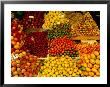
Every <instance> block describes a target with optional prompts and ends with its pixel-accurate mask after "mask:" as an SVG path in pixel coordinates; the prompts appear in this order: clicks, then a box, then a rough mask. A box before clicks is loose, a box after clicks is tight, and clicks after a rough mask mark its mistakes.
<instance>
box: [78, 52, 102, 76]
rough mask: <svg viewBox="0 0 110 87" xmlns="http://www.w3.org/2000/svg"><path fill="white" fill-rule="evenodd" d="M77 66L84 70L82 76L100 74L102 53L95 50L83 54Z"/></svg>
mask: <svg viewBox="0 0 110 87" xmlns="http://www.w3.org/2000/svg"><path fill="white" fill-rule="evenodd" d="M77 67H79V68H80V70H81V71H82V74H81V75H82V76H86V77H88V76H90V77H97V76H100V53H99V52H98V51H93V52H92V53H91V54H83V55H81V57H80V60H79V61H78V62H77Z"/></svg>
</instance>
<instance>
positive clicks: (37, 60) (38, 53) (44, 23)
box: [11, 11, 100, 77]
mask: <svg viewBox="0 0 110 87" xmlns="http://www.w3.org/2000/svg"><path fill="white" fill-rule="evenodd" d="M18 13H19V12H18ZM18 13H17V14H18ZM44 13H45V14H44ZM19 15H20V14H19ZM15 17H16V16H14V17H13V15H12V22H11V23H12V25H11V75H12V77H36V76H39V77H42V76H43V77H95V76H100V44H99V43H94V44H89V43H78V44H76V43H75V41H73V40H72V39H71V37H72V35H71V34H73V37H72V38H74V36H80V37H82V36H88V37H89V36H99V35H100V33H99V29H98V27H97V25H96V23H95V21H94V20H93V18H92V17H91V15H90V14H89V12H83V13H79V12H63V11H49V12H34V11H31V12H27V11H26V12H23V15H22V17H23V18H22V19H19V20H18V19H16V18H15ZM42 28H43V29H42ZM71 31H72V32H71ZM81 42H82V41H81ZM47 55H49V56H48V57H47ZM42 58H46V59H45V60H43V61H42Z"/></svg>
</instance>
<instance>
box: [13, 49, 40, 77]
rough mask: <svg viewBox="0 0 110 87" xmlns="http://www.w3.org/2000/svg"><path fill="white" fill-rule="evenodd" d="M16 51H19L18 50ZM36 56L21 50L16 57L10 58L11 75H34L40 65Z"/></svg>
mask: <svg viewBox="0 0 110 87" xmlns="http://www.w3.org/2000/svg"><path fill="white" fill-rule="evenodd" d="M16 52H18V53H19V52H20V51H19V50H18V51H16ZM15 55H16V57H17V54H15ZM40 62H41V61H39V60H38V57H37V56H34V55H31V54H30V53H26V52H25V51H22V52H21V53H19V54H18V58H15V59H12V60H11V73H12V77H35V76H37V74H38V70H39V69H40V66H41V63H40Z"/></svg>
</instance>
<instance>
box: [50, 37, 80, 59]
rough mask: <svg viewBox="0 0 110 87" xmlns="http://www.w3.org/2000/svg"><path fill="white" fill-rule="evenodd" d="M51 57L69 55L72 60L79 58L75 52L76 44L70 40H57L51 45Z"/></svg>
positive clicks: (65, 38)
mask: <svg viewBox="0 0 110 87" xmlns="http://www.w3.org/2000/svg"><path fill="white" fill-rule="evenodd" d="M49 44H50V45H49V55H50V56H56V55H57V56H61V55H68V56H71V57H72V58H74V57H77V56H78V52H77V50H74V43H73V41H72V40H70V39H69V38H67V37H66V36H65V37H62V38H61V37H60V38H55V39H53V40H51V41H50V43H49Z"/></svg>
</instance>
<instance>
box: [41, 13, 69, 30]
mask: <svg viewBox="0 0 110 87" xmlns="http://www.w3.org/2000/svg"><path fill="white" fill-rule="evenodd" d="M44 21H45V22H44V24H43V26H42V27H43V29H45V30H52V29H53V28H52V27H54V26H56V25H57V24H66V23H68V21H69V20H68V19H67V18H66V17H65V14H64V13H63V12H62V11H49V12H48V13H47V14H46V15H45V17H44Z"/></svg>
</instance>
